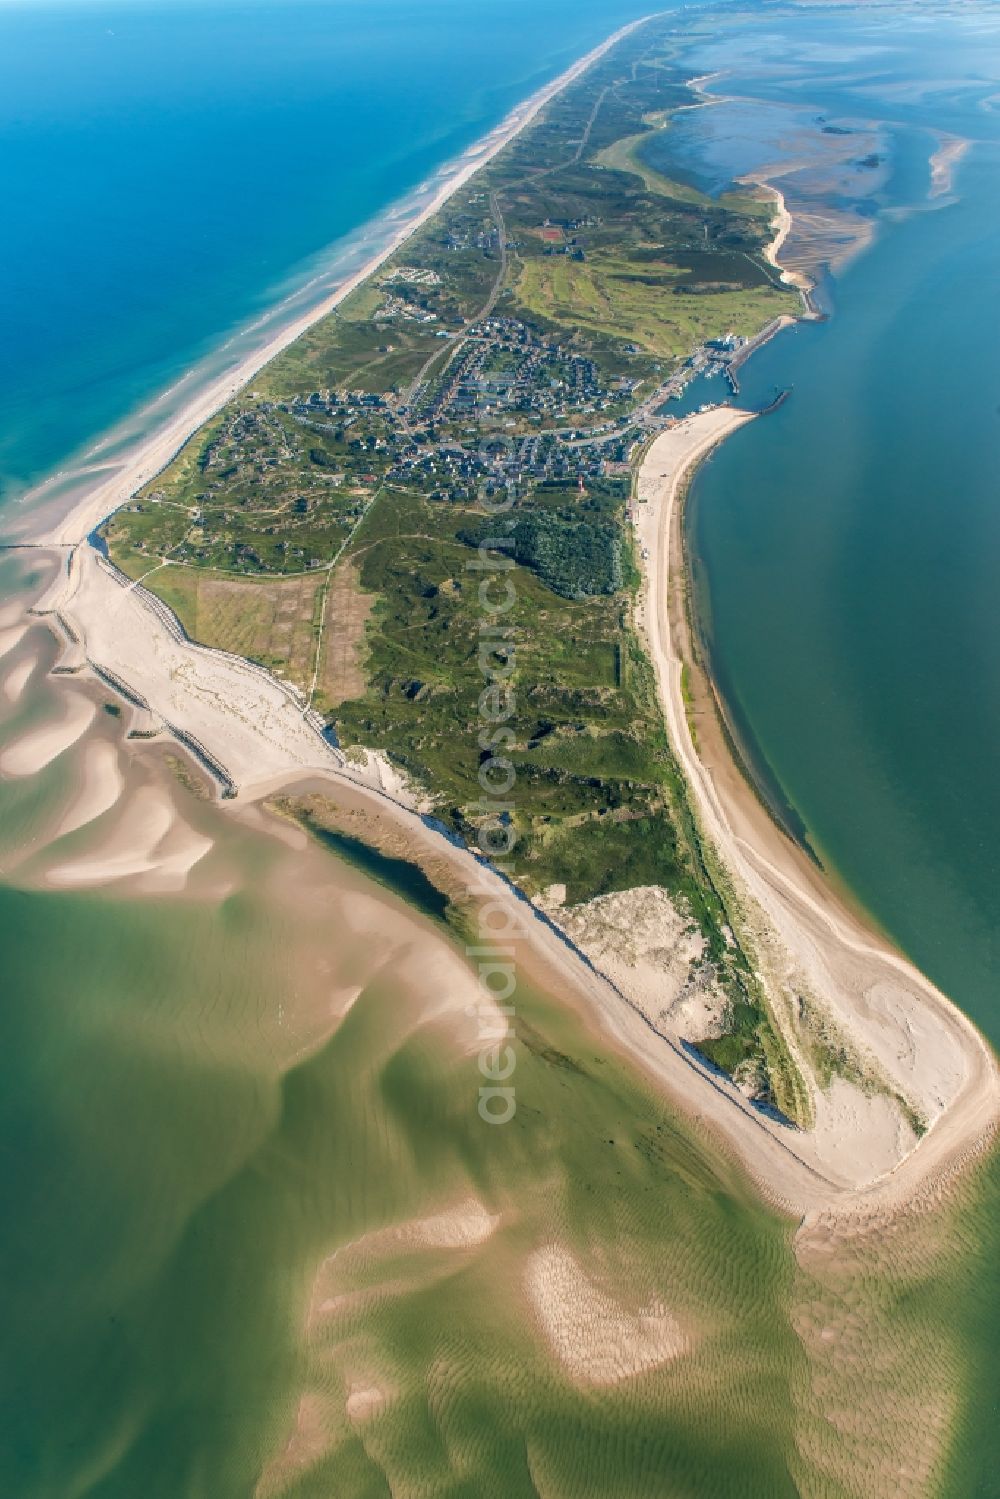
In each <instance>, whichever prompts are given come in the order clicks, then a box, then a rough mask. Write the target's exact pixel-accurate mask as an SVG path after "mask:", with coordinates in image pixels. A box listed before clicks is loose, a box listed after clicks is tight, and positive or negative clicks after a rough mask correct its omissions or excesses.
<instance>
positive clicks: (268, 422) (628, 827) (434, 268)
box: [104, 21, 798, 1117]
mask: <svg viewBox="0 0 1000 1499" xmlns="http://www.w3.org/2000/svg"><path fill="white" fill-rule="evenodd" d="M669 31H670V27H669V24H668V23H667V22H662V23H661V22H658V21H656V22H653V23H651V24H649V25H648V26H646V27H644V28H642V29H641V30H640V31H639V32H637V33H636V34H635V35H634V36H632V37H631V38H629V39H628V40H627V41H626V42H625V43H623V44H622V45H621V46H620V47H619V48H617V49H615V50H614V51H613V52H612V53H611V54H609V55H608V56H607V57H606V58H604V59H602V60H601V62H600V63H599V64H597V65H596V66H595V67H594V68H593V69H591V70H590V71H589V72H588V73H587V74H586V75H585V76H584V77H583V78H582V79H581V80H580V81H579V82H578V83H576V84H575V85H574V86H573V87H571V88H569V89H567V90H566V91H564V92H563V93H562V94H560V95H559V96H558V97H557V98H556V99H555V100H553V101H552V103H551V105H550V106H549V107H548V108H547V109H546V110H545V111H544V112H543V114H542V115H541V116H540V117H539V119H538V120H537V121H535V122H534V123H533V125H532V126H531V127H530V128H529V129H527V130H526V131H524V132H522V134H521V135H520V136H518V137H517V138H516V139H515V140H514V141H513V142H512V143H511V144H510V145H509V146H508V147H507V148H506V149H505V150H504V151H503V152H502V153H500V154H499V155H498V156H497V157H496V158H495V159H494V160H493V161H492V162H491V163H490V164H489V165H488V166H487V167H486V168H484V169H483V170H482V171H481V172H480V173H479V174H478V175H477V176H476V177H474V178H473V179H472V180H471V181H470V182H469V183H467V184H466V185H465V186H464V187H463V188H462V189H461V190H460V191H459V192H458V193H457V194H456V195H455V196H454V197H453V199H452V200H451V201H450V202H449V203H448V204H447V205H446V207H445V208H444V209H443V210H442V211H441V213H439V214H438V215H437V216H436V217H435V218H434V219H432V220H431V221H430V222H428V223H427V224H426V225H424V226H423V227H422V228H421V229H420V230H419V231H418V232H417V233H415V234H414V236H413V237H412V238H411V239H410V240H409V241H407V243H406V244H405V245H404V246H403V247H402V248H401V249H400V250H399V251H398V252H397V253H396V254H395V255H394V256H393V257H391V259H390V260H389V261H388V262H387V263H386V265H385V266H383V268H382V269H381V270H380V271H379V272H378V273H377V275H376V276H375V277H374V278H373V279H372V281H370V282H369V283H367V284H366V285H365V286H363V287H361V288H359V289H358V290H357V291H355V292H354V293H353V294H352V296H351V297H350V298H349V299H348V300H347V301H346V302H345V303H344V304H343V306H342V307H341V308H340V309H339V310H338V311H337V312H336V313H335V314H333V315H332V316H331V317H329V318H327V319H325V320H324V321H322V322H320V323H318V324H316V325H315V326H314V327H313V328H312V329H311V330H310V331H309V332H308V333H307V334H306V335H305V336H304V337H303V338H301V339H299V340H298V341H297V342H296V343H295V344H294V345H293V346H292V347H291V348H289V349H288V350H287V351H286V352H285V353H284V354H282V355H281V356H280V357H279V358H278V359H276V360H275V361H274V362H273V363H272V364H271V365H270V366H269V367H268V368H267V369H266V370H264V371H262V372H261V373H260V374H259V375H258V376H257V377H256V378H255V381H254V385H253V388H252V390H250V391H248V392H246V393H244V394H243V395H241V396H240V397H238V398H237V399H236V400H234V401H233V402H232V403H231V404H230V405H229V406H227V407H226V408H225V410H224V411H223V412H222V413H221V414H220V415H219V416H218V417H217V418H216V419H215V420H214V421H213V422H211V423H210V424H209V425H208V426H207V427H206V428H205V429H204V430H203V431H202V432H200V433H199V434H197V435H196V436H195V437H194V438H193V439H192V440H191V442H190V443H188V445H187V447H186V448H185V449H184V451H183V452H182V453H181V454H180V455H179V457H178V458H177V459H176V461H175V462H174V463H173V464H172V465H171V466H170V467H169V468H168V470H167V471H166V472H165V473H164V474H163V475H162V476H161V477H160V478H158V479H157V480H156V481H154V482H153V483H152V484H151V485H150V486H149V487H148V488H147V489H146V490H145V491H144V492H143V493H142V494H141V495H140V496H139V497H138V498H137V500H136V501H135V502H134V503H133V504H132V505H131V506H130V507H129V508H127V509H126V510H124V511H122V512H120V513H119V514H118V515H116V516H115V517H114V518H113V519H112V520H111V521H110V522H109V523H108V524H107V526H106V527H105V532H104V534H105V537H106V539H107V542H108V545H109V548H110V551H111V555H112V557H113V558H114V560H115V561H116V562H117V563H118V564H119V566H121V567H122V568H123V569H124V570H125V571H126V572H127V573H129V574H130V575H131V576H133V577H142V578H143V580H144V582H145V584H146V586H147V587H149V588H151V589H152V590H154V591H155V592H156V593H157V594H158V595H159V596H160V597H161V598H163V599H164V600H165V602H167V603H168V604H169V605H170V606H171V607H172V608H173V609H174V610H175V611H176V613H177V615H178V617H179V618H180V619H181V621H182V623H183V624H184V627H185V628H186V629H187V631H188V633H189V634H190V635H191V636H192V637H193V638H195V639H197V640H201V641H203V642H205V643H207V644H211V645H217V646H221V647H223V648H225V649H229V650H234V651H237V652H240V653H242V654H245V655H248V656H251V657H252V658H254V659H256V660H258V661H261V662H263V663H264V664H265V665H267V666H269V667H271V668H272V669H274V670H275V671H278V672H280V673H281V674H283V675H284V676H286V677H288V678H289V679H290V680H292V681H293V682H296V683H298V684H299V685H300V686H302V687H304V688H306V689H309V690H311V691H312V692H313V703H314V706H316V707H317V708H318V709H319V710H320V711H321V712H324V713H325V714H326V716H327V718H328V719H329V721H330V722H331V724H332V725H333V727H334V728H335V729H336V732H337V735H338V737H339V740H340V742H341V744H342V745H344V746H345V747H347V748H350V747H351V746H356V745H363V746H367V747H372V748H379V749H382V750H385V751H386V752H388V753H389V754H390V755H391V756H392V757H393V759H395V760H396V761H397V762H398V763H399V764H400V765H401V766H403V767H404V768H405V769H406V770H407V771H408V772H409V773H410V774H411V776H412V777H413V778H414V779H415V780H416V781H417V782H419V783H420V784H421V785H422V786H423V787H424V788H426V789H427V790H428V791H429V792H430V793H431V794H432V796H433V798H434V800H435V803H436V806H437V810H438V813H439V815H440V816H441V817H442V818H443V819H444V820H445V822H446V823H447V824H448V825H449V827H450V828H452V829H453V830H454V831H455V832H457V833H459V834H461V835H462V836H463V837H465V838H467V839H470V840H471V839H473V838H474V837H475V836H476V834H477V830H478V828H479V826H480V824H481V823H482V822H483V821H484V817H485V814H484V812H483V810H482V801H483V788H482V786H481V784H480V780H479V776H480V773H481V767H482V766H483V764H484V762H486V761H488V760H489V759H490V758H491V750H490V748H489V747H488V746H484V744H483V742H482V730H483V722H482V711H483V710H482V706H481V701H480V699H481V695H482V693H483V690H484V683H485V677H484V672H486V671H488V670H499V669H500V668H501V667H504V668H505V667H506V666H507V665H510V667H511V668H512V675H511V676H510V684H509V685H510V693H509V700H507V701H505V705H504V706H505V708H509V712H508V713H507V714H506V717H505V719H504V722H503V727H502V729H501V730H499V731H498V738H497V741H496V742H497V743H498V744H500V745H501V746H502V750H503V754H504V756H505V758H506V759H507V760H508V761H509V763H510V766H511V769H512V773H513V774H514V775H515V776H516V796H515V797H514V798H513V802H514V805H513V807H512V809H511V811H510V819H511V822H512V825H513V828H514V831H515V832H516V835H517V843H516V846H515V849H514V853H513V856H512V862H513V872H514V877H515V878H516V879H517V880H518V881H519V883H520V884H521V886H522V887H523V888H524V890H525V891H526V892H527V893H529V894H531V895H535V894H537V893H539V892H540V891H543V890H545V889H546V887H547V886H549V885H553V884H564V885H565V886H566V889H567V898H568V900H569V901H570V902H571V903H577V902H580V901H585V900H587V899H588V898H590V897H593V896H595V895H598V894H603V893H607V892H610V891H614V890H621V889H628V888H631V887H633V886H637V885H643V884H656V885H661V886H663V887H665V888H666V889H667V890H668V891H670V892H672V893H674V894H675V895H677V896H681V897H683V900H684V902H685V905H686V907H687V909H689V910H690V911H691V912H692V915H693V918H694V920H695V921H696V922H697V923H698V925H699V927H700V929H701V931H702V933H703V935H704V938H705V944H706V954H705V962H707V963H709V964H710V965H711V966H712V968H713V970H714V971H715V974H716V976H717V978H718V980H719V982H720V983H721V984H722V985H723V987H724V988H725V990H726V992H727V994H728V995H729V998H730V1001H731V1017H732V1018H731V1028H730V1033H729V1034H728V1035H727V1036H725V1037H723V1038H721V1039H720V1040H718V1041H713V1042H711V1043H706V1046H705V1052H706V1055H707V1056H709V1057H710V1058H711V1059H712V1060H714V1061H716V1062H717V1063H718V1064H719V1065H721V1066H724V1067H725V1068H726V1069H727V1070H729V1071H732V1070H734V1069H735V1068H737V1067H742V1068H743V1069H744V1071H745V1072H746V1071H748V1070H749V1071H752V1072H753V1077H754V1079H755V1081H754V1088H755V1090H756V1092H757V1093H758V1094H759V1096H761V1097H762V1098H769V1099H770V1100H771V1101H772V1102H776V1103H777V1104H778V1106H779V1107H781V1108H785V1109H786V1110H787V1111H788V1112H789V1113H790V1114H791V1115H792V1117H798V1112H797V1105H796V1090H795V1087H794V1082H793V1081H792V1080H790V1079H791V1075H792V1073H793V1072H794V1069H792V1068H791V1064H790V1061H789V1059H788V1058H787V1057H784V1056H783V1055H782V1051H781V1048H780V1046H779V1045H778V1043H777V1041H776V1040H775V1037H774V1035H773V1033H772V1029H771V1026H770V1022H769V1021H768V1019H767V1015H766V1009H765V1006H764V1004H763V1002H762V999H761V997H760V995H759V994H758V993H757V992H756V989H755V987H754V984H753V982H752V979H751V973H752V965H751V964H750V963H749V962H748V961H747V959H746V957H745V956H744V954H743V951H742V949H741V947H740V944H739V942H738V941H733V940H732V938H731V935H728V934H729V933H730V928H731V927H732V925H733V923H732V922H731V921H730V919H729V918H728V916H727V911H726V902H725V900H724V899H723V898H722V896H721V895H720V893H719V887H718V882H717V881H716V880H715V879H714V878H713V876H712V875H711V874H710V873H709V871H708V870H707V869H706V867H705V863H704V859H703V855H702V851H701V849H700V845H699V840H698V837H697V833H696V830H695V829H694V827H693V824H692V820H691V817H690V814H689V812H688V809H687V805H686V800H685V791H684V787H683V783H682V780H681V777H680V774H679V772H678V769H677V766H676V764H675V763H674V760H673V758H672V755H671V753H670V749H669V746H668V744H667V742H666V738H665V734H664V730H663V725H662V721H661V716H660V712H659V708H658V705H657V700H656V695H655V691H654V686H653V681H652V676H651V671H650V667H649V664H648V662H647V661H646V660H645V658H644V656H643V653H642V650H641V648H640V646H639V643H638V640H637V638H636V636H635V634H634V632H633V629H632V624H631V615H632V607H633V599H634V589H635V587H636V583H637V578H638V574H637V570H636V566H635V559H634V557H633V554H632V541H631V535H630V532H629V529H628V527H627V525H626V514H625V512H626V505H627V503H628V500H629V494H630V475H629V468H630V464H632V463H633V462H634V460H635V458H636V456H637V455H638V454H639V453H640V452H641V451H642V449H643V447H644V445H645V444H646V442H647V441H648V440H649V439H650V437H651V436H652V435H653V434H654V433H655V432H656V431H657V430H658V429H659V428H660V427H662V425H663V418H662V417H660V416H659V415H658V412H659V408H660V407H661V406H662V404H663V399H662V398H663V397H665V394H666V391H667V389H668V388H669V384H670V382H671V381H672V380H675V379H676V378H677V376H678V374H679V372H680V371H681V369H682V366H683V362H684V361H685V360H686V359H687V357H688V356H689V355H691V354H692V352H693V351H694V350H695V349H696V348H698V347H699V346H701V345H704V344H705V341H706V340H708V339H722V338H724V337H725V336H727V335H746V336H748V335H752V334H753V333H755V332H757V331H758V330H759V329H760V328H761V327H762V326H763V325H765V324H766V323H767V322H769V321H770V320H771V319H772V318H774V317H775V316H776V315H777V314H778V313H781V312H789V311H794V309H795V307H796V305H797V304H796V301H795V299H794V298H793V297H792V295H791V294H790V293H789V292H788V291H787V290H786V289H784V288H782V287H781V286H779V285H777V284H776V282H775V277H774V273H773V270H772V269H771V267H770V266H769V265H768V264H767V262H766V260H765V259H764V257H763V254H762V250H763V247H764V245H765V243H766V240H767V237H768V234H769V232H770V231H769V211H768V209H767V207H766V205H762V204H761V203H760V202H758V201H755V200H753V199H752V198H749V197H747V196H746V195H744V196H742V197H731V198H725V199H723V200H719V201H713V200H711V199H708V198H706V197H705V196H704V195H703V194H700V193H697V192H694V191H693V190H689V189H686V188H683V187H681V186H680V185H678V184H676V183H675V182H673V180H672V179H670V178H669V177H668V176H667V175H665V174H664V173H662V172H660V171H659V170H654V169H653V168H651V167H649V166H648V164H646V163H645V162H644V160H643V158H642V156H641V154H640V150H641V147H642V144H643V142H644V141H645V140H646V138H647V137H648V136H652V135H654V134H659V133H660V132H664V131H666V132H668V131H669V121H670V116H671V112H672V110H674V109H675V108H677V107H678V106H679V105H682V104H686V103H689V102H690V101H691V98H692V95H691V94H690V92H689V90H688V89H687V87H686V85H685V82H684V79H683V77H682V76H681V75H680V74H679V73H678V72H677V71H676V69H675V67H674V65H673V63H672V61H671V52H670V48H671V41H670V36H669ZM481 585H482V586H484V587H486V589H487V591H488V596H489V597H490V598H491V599H494V600H495V599H496V598H497V596H498V593H503V592H504V591H505V590H509V595H510V597H511V600H512V603H511V607H510V608H509V609H507V610H505V611H504V612H503V614H502V631H501V637H496V636H494V637H493V639H492V641H487V642H486V643H485V644H484V641H483V636H482V630H483V623H484V603H483V597H482V595H481ZM490 589H492V592H489V590H490ZM321 640H322V641H323V645H322V654H321V658H320V659H317V652H318V651H320V650H321V647H320V641H321ZM694 1039H698V1038H694Z"/></svg>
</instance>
